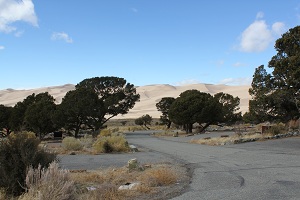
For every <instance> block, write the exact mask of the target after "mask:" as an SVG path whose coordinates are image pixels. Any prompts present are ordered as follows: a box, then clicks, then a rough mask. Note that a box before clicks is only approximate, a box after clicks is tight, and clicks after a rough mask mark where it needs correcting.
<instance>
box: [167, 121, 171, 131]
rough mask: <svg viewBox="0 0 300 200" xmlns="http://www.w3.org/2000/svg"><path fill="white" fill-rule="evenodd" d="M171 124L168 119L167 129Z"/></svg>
mask: <svg viewBox="0 0 300 200" xmlns="http://www.w3.org/2000/svg"><path fill="white" fill-rule="evenodd" d="M171 124H172V122H171V121H169V122H168V124H167V129H169V128H170V127H171Z"/></svg>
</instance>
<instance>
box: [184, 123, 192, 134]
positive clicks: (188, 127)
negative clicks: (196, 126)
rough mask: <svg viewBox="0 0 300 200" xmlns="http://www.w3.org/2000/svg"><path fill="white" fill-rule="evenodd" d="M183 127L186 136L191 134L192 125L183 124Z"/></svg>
mask: <svg viewBox="0 0 300 200" xmlns="http://www.w3.org/2000/svg"><path fill="white" fill-rule="evenodd" d="M183 126H184V129H185V132H186V134H188V133H192V132H193V124H184V125H183Z"/></svg>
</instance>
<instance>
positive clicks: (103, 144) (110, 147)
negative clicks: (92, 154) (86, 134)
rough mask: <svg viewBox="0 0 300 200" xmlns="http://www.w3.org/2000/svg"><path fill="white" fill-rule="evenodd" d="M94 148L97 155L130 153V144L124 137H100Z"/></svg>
mask: <svg viewBox="0 0 300 200" xmlns="http://www.w3.org/2000/svg"><path fill="white" fill-rule="evenodd" d="M93 148H94V150H95V151H96V152H97V153H111V152H127V151H129V146H128V142H127V141H126V139H125V138H124V137H122V136H112V137H99V138H98V139H97V141H96V142H95V143H94V144H93Z"/></svg>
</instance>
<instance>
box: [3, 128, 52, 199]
mask: <svg viewBox="0 0 300 200" xmlns="http://www.w3.org/2000/svg"><path fill="white" fill-rule="evenodd" d="M39 144H40V140H39V139H37V138H35V137H34V136H33V135H32V134H28V133H18V134H11V135H10V136H9V137H7V139H6V140H3V141H1V143H0V177H1V178H0V188H3V189H5V191H6V193H7V194H8V195H14V196H17V195H20V194H21V193H22V192H24V186H25V178H26V170H27V168H28V167H30V166H32V167H38V165H39V164H40V165H41V166H42V167H46V166H48V165H49V163H51V162H52V161H54V160H56V155H55V154H54V153H50V152H47V151H45V149H43V148H40V147H39Z"/></svg>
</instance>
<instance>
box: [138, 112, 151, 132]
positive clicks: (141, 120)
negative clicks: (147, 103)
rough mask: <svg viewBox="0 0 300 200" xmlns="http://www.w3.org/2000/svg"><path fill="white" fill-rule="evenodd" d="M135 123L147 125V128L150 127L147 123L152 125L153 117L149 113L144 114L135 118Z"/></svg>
mask: <svg viewBox="0 0 300 200" xmlns="http://www.w3.org/2000/svg"><path fill="white" fill-rule="evenodd" d="M134 122H135V124H136V125H139V126H145V127H146V128H147V129H150V128H149V127H148V126H147V125H151V122H152V117H151V116H150V115H148V114H146V115H143V116H141V117H139V118H137V119H135V121H134Z"/></svg>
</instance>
